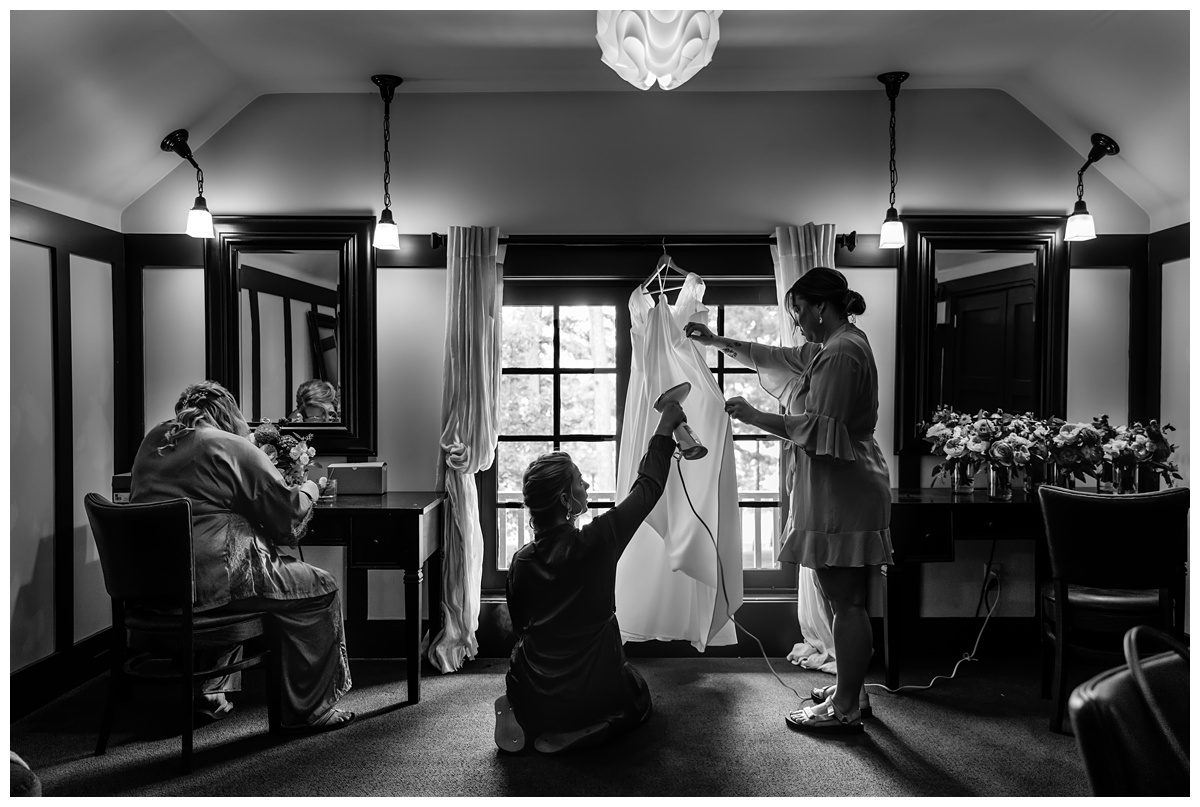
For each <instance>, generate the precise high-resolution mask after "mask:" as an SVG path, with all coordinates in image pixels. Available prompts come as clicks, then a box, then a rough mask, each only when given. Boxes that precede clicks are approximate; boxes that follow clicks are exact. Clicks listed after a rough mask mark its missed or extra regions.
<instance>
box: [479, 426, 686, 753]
mask: <svg viewBox="0 0 1200 807" xmlns="http://www.w3.org/2000/svg"><path fill="white" fill-rule="evenodd" d="M684 419H685V418H684V415H683V409H682V408H681V407H680V406H679V404H677V403H673V404H669V405H668V406H667V407H666V408H665V409H664V410H663V413H662V418H661V419H660V420H659V424H658V428H657V429H656V431H655V434H654V436H653V437H651V438H650V446H649V448H648V449H647V451H646V455H645V456H644V457H642V463H641V466H640V467H639V468H638V478H637V481H636V482H634V484H633V488H632V489H631V490H630V491H629V495H628V496H626V497H625V498H624V499H623V500H622V501H621V502H620V503H619V504H617V505H616V506H615V507H613V508H612V509H611V510H609V511H608V512H606V513H604V514H603V515H600V516H597V517H596V518H595V519H593V520H592V521H591V523H589V524H586V525H584V527H583V528H582V529H579V528H576V527H575V519H577V518H578V517H579V516H580V515H581V514H582V513H583V512H584V511H585V510H587V491H588V484H587V483H586V482H584V481H583V478H582V476H581V475H580V473H579V468H577V467H576V466H575V463H573V462H572V461H571V457H570V455H569V454H566V453H565V452H562V451H556V452H553V453H550V454H544V455H542V456H541V457H539V458H538V459H536V460H534V461H533V462H532V463H530V465H529V468H528V469H527V470H526V471H525V476H524V479H523V484H522V489H523V490H522V492H523V495H524V497H525V506H526V507H527V508H529V513H530V519H531V521H532V525H533V533H534V537H533V541H531V542H530V543H528V544H526V545H525V546H523V547H521V548H520V549H518V550H517V552H516V554H515V555H514V556H513V559H512V563H511V564H510V565H509V567H508V612H509V615H510V616H511V617H512V624H513V631H514V632H515V633H516V634H517V643H516V646H515V647H514V648H513V651H512V657H511V659H510V665H509V670H508V675H507V677H506V679H505V683H506V689H507V694H506V695H502V696H501V697H500V698H498V699H497V700H496V745H498V746H499V747H500V748H501V749H502V750H504V751H514V752H515V751H520V750H522V749H523V748H524V747H525V743H526V738H528V737H532V738H533V740H534V747H535V748H537V750H539V751H541V752H543V753H555V752H557V751H564V750H566V749H568V748H577V747H582V746H585V745H596V744H598V743H601V742H604V741H605V740H608V739H611V738H613V737H615V736H617V735H619V734H622V733H624V732H625V731H628V730H629V729H632V728H635V727H636V726H638V725H639V724H641V723H642V722H644V721H645V720H646V718H648V717H649V716H650V689H649V688H648V687H647V686H646V682H645V681H644V680H643V679H642V676H641V675H640V674H639V673H638V671H637V670H635V669H634V668H633V667H632V666H631V665H630V664H629V663H628V662H627V661H626V660H625V651H624V650H623V649H622V647H621V630H620V628H619V627H618V626H617V615H616V599H615V594H614V588H615V585H616V575H617V561H618V560H619V559H620V557H621V553H622V552H624V551H625V547H626V546H628V545H629V542H630V540H632V539H633V534H634V532H636V531H637V528H638V526H639V525H641V523H642V521H643V520H644V519H645V518H646V516H647V515H649V514H650V511H651V510H652V509H653V508H654V505H655V504H657V503H658V500H659V498H660V497H661V496H662V492H663V488H664V487H665V485H666V481H667V473H668V472H669V471H670V469H671V455H672V454H673V453H674V451H675V441H674V440H673V439H672V438H671V433H672V432H673V431H674V430H675V427H676V426H678V425H679V424H680V423H682V422H683V421H684Z"/></svg>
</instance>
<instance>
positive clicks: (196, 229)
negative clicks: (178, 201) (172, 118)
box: [158, 129, 213, 238]
mask: <svg viewBox="0 0 1200 807" xmlns="http://www.w3.org/2000/svg"><path fill="white" fill-rule="evenodd" d="M187 141H188V131H187V129H176V130H175V131H173V132H171V133H170V134H169V135H167V136H166V137H164V138H163V139H162V142H161V143H159V144H158V147H159V148H161V149H162V150H163V151H173V152H175V153H176V154H178V155H179V156H180V157H182V158H183V159H185V160H187V161H188V162H189V163H191V164H192V167H193V168H195V169H196V201H195V202H194V203H193V204H192V209H191V210H189V211H188V217H187V230H186V232H187V234H188V235H190V236H191V237H192V238H212V237H213V220H212V213H209V212H208V205H207V204H206V203H205V201H204V172H203V171H201V170H200V166H199V165H198V164H197V163H196V158H195V156H194V155H193V154H192V150H191V148H190V147H189V146H188V142H187Z"/></svg>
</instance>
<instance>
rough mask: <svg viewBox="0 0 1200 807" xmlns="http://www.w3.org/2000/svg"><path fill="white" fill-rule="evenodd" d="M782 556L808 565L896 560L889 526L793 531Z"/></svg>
mask: <svg viewBox="0 0 1200 807" xmlns="http://www.w3.org/2000/svg"><path fill="white" fill-rule="evenodd" d="M779 559H780V560H786V561H789V562H791V563H798V564H800V565H801V566H805V567H807V568H809V569H822V568H825V567H826V566H850V567H854V566H881V565H883V564H890V563H895V561H894V560H893V558H892V537H891V530H890V529H885V530H860V531H857V532H817V531H815V530H807V531H805V532H803V533H799V532H797V533H793V534H792V535H790V536H789V537H788V539H787V540H786V541H785V542H784V545H783V548H782V549H781V550H780V553H779Z"/></svg>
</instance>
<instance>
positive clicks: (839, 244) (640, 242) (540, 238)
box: [429, 230, 858, 252]
mask: <svg viewBox="0 0 1200 807" xmlns="http://www.w3.org/2000/svg"><path fill="white" fill-rule="evenodd" d="M498 240H499V243H501V244H508V245H509V246H513V245H518V246H527V247H647V248H649V247H654V248H660V247H661V248H662V249H663V250H666V249H667V247H744V246H758V245H763V246H766V245H768V244H774V243H775V236H773V235H768V234H761V235H760V234H751V235H681V236H674V237H672V236H647V235H574V236H571V235H504V236H500V238H499V239H498ZM857 242H858V231H857V230H851V231H850V232H849V233H846V234H841V233H839V234H837V235H836V236H834V245H835V248H837V249H845V250H846V251H847V252H853V251H854V247H855V245H856V244H857ZM429 245H430V247H431V248H433V249H440V248H441V247H444V246H445V245H446V235H445V234H444V233H430V234H429Z"/></svg>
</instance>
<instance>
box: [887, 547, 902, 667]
mask: <svg viewBox="0 0 1200 807" xmlns="http://www.w3.org/2000/svg"><path fill="white" fill-rule="evenodd" d="M896 578H897V573H896V565H895V564H891V565H885V566H883V685H884V686H886V687H887V688H888V689H895V688H896V685H897V684H898V683H899V681H900V670H899V668H898V667H897V664H896V648H895V646H894V645H893V644H892V641H893V639H895V634H896V624H895V623H896V618H897V617H898V616H899V615H900V611H899V608H898V603H896V602H895V599H896V597H895V594H894V592H895V591H896V589H897V587H898V584H899V581H898V580H897V579H896Z"/></svg>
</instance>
